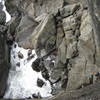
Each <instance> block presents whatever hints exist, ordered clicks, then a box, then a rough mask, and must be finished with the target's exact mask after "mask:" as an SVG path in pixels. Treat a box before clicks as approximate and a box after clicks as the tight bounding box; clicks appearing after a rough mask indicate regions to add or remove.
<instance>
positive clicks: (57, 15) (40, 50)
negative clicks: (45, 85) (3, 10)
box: [6, 0, 100, 100]
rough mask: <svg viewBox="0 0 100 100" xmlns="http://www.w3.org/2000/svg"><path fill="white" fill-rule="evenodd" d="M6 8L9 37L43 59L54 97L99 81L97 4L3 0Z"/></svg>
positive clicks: (78, 0)
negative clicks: (34, 51) (8, 19)
mask: <svg viewBox="0 0 100 100" xmlns="http://www.w3.org/2000/svg"><path fill="white" fill-rule="evenodd" d="M6 7H7V10H8V11H9V13H10V14H11V16H12V20H11V22H10V23H9V34H10V35H11V36H12V37H13V39H14V40H15V41H17V42H18V43H19V45H21V46H23V47H24V48H34V49H35V50H36V52H37V54H38V56H39V57H40V58H42V57H43V59H42V60H41V61H42V63H43V64H44V66H45V68H46V69H47V70H48V72H49V73H50V76H49V80H50V81H51V84H55V85H54V91H53V94H56V93H58V92H59V91H60V90H65V91H69V90H76V89H80V88H84V87H85V86H88V85H90V84H94V83H96V82H97V81H99V77H100V76H99V75H96V73H98V72H100V1H99V0H17V1H16V0H6ZM12 7H13V9H12ZM87 91H89V90H87ZM76 95H77V94H76ZM84 95H85V94H84ZM66 98H67V97H66ZM54 100H59V99H54ZM64 100H67V99H64ZM68 100H70V99H68ZM71 100H72V99H71ZM73 100H75V99H73ZM77 100H78V99H77ZM82 100H84V99H82ZM86 100H89V99H86ZM96 100H98V99H96Z"/></svg>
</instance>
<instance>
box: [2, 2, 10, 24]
mask: <svg viewBox="0 0 100 100" xmlns="http://www.w3.org/2000/svg"><path fill="white" fill-rule="evenodd" d="M0 2H2V4H3V11H4V12H5V14H6V22H9V21H10V20H11V16H10V14H9V13H8V12H7V10H6V7H5V1H4V0H0Z"/></svg>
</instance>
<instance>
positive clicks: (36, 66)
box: [32, 59, 40, 72]
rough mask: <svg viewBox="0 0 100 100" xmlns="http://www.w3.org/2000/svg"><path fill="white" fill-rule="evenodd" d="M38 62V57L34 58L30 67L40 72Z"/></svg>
mask: <svg viewBox="0 0 100 100" xmlns="http://www.w3.org/2000/svg"><path fill="white" fill-rule="evenodd" d="M39 64H40V59H36V60H35V61H34V62H33V63H32V68H33V70H35V71H37V72H40V67H39Z"/></svg>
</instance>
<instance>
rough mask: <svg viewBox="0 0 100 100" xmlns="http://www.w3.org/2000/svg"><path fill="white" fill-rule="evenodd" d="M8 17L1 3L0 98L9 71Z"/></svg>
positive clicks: (3, 91)
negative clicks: (6, 24)
mask: <svg viewBox="0 0 100 100" xmlns="http://www.w3.org/2000/svg"><path fill="white" fill-rule="evenodd" d="M5 22H6V15H5V13H4V12H3V11H2V5H1V3H0V97H2V96H3V95H4V93H5V89H6V82H7V76H8V71H9V67H10V64H9V49H8V46H7V44H6V34H7V27H6V26H5Z"/></svg>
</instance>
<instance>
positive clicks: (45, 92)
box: [4, 43, 51, 99]
mask: <svg viewBox="0 0 100 100" xmlns="http://www.w3.org/2000/svg"><path fill="white" fill-rule="evenodd" d="M28 51H29V49H24V48H22V47H19V46H18V44H17V43H14V44H13V45H12V49H11V68H10V71H9V76H8V81H7V90H6V93H5V95H4V98H13V99H20V98H27V97H32V94H36V95H37V94H38V93H39V94H40V95H41V97H49V96H51V85H50V82H49V81H47V80H45V79H44V78H43V77H42V74H41V72H36V71H34V70H33V69H32V67H31V65H32V62H34V61H35V60H36V59H37V55H36V53H35V50H32V54H31V55H34V57H33V58H32V59H30V60H29V61H27V58H28ZM19 52H20V53H21V54H22V55H23V58H19V57H18V53H19ZM17 63H20V66H17V65H16V64H17ZM38 78H39V79H41V80H43V81H44V82H45V84H44V85H43V86H42V87H38V86H37V79H38Z"/></svg>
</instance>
